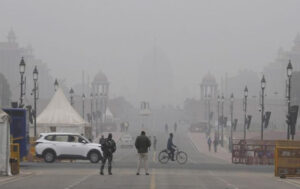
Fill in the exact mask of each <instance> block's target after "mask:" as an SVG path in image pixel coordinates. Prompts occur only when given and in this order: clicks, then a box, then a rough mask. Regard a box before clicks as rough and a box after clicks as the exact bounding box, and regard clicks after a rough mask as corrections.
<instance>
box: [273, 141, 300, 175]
mask: <svg viewBox="0 0 300 189" xmlns="http://www.w3.org/2000/svg"><path fill="white" fill-rule="evenodd" d="M275 176H280V177H282V176H284V177H285V176H288V177H299V176H300V141H277V142H276V148H275Z"/></svg>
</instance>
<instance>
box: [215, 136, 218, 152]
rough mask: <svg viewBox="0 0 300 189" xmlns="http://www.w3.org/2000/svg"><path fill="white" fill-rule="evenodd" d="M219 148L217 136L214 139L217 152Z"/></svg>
mask: <svg viewBox="0 0 300 189" xmlns="http://www.w3.org/2000/svg"><path fill="white" fill-rule="evenodd" d="M217 148H218V139H217V138H215V139H214V150H215V152H217V150H218V149H217Z"/></svg>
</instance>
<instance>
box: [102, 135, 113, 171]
mask: <svg viewBox="0 0 300 189" xmlns="http://www.w3.org/2000/svg"><path fill="white" fill-rule="evenodd" d="M101 149H102V151H103V158H102V165H101V168H100V175H104V173H103V170H104V166H105V163H106V161H108V174H109V175H112V172H111V168H112V167H111V163H112V160H113V153H114V152H115V151H116V149H117V147H116V143H115V141H114V140H113V139H112V134H111V133H109V134H108V137H107V138H106V139H105V141H104V142H103V144H102V145H101Z"/></svg>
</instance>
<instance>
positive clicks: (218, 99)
mask: <svg viewBox="0 0 300 189" xmlns="http://www.w3.org/2000/svg"><path fill="white" fill-rule="evenodd" d="M220 101H221V99H220V96H219V95H218V98H217V102H218V142H219V139H220Z"/></svg>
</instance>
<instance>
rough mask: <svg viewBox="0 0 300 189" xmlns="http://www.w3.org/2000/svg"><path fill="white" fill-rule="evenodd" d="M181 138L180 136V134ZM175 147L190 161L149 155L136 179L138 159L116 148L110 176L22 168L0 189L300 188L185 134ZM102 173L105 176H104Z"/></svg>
mask: <svg viewBox="0 0 300 189" xmlns="http://www.w3.org/2000/svg"><path fill="white" fill-rule="evenodd" d="M153 133H154V134H152V133H150V134H151V135H152V136H153V135H156V136H157V138H158V149H157V151H159V150H161V149H163V148H164V147H165V146H166V141H167V134H166V133H159V132H153ZM181 133H182V132H181ZM174 141H175V143H176V145H177V146H178V147H179V148H180V149H181V150H183V151H185V152H186V153H187V154H188V156H189V160H188V162H187V164H185V165H179V164H177V163H176V162H169V163H168V164H166V165H162V164H160V163H159V162H157V160H156V156H157V153H158V152H154V151H153V150H151V151H150V153H149V166H150V175H149V176H146V175H144V174H143V170H142V172H141V175H139V176H136V175H135V173H136V164H137V154H136V151H135V150H134V149H118V151H117V153H116V154H115V159H114V163H113V175H112V176H110V175H107V174H106V175H104V176H101V175H99V166H100V164H90V163H89V162H88V161H86V162H82V161H80V162H73V163H70V162H61V163H53V164H46V163H23V164H22V167H21V169H22V170H23V171H26V172H32V174H31V175H29V176H26V177H18V178H17V179H14V180H11V181H8V182H2V183H1V182H0V188H1V189H12V188H20V189H27V188H28V189H37V188H38V189H40V188H43V189H54V188H55V189H56V188H57V189H71V188H74V189H87V188H89V189H98V188H103V189H104V188H105V189H106V188H107V189H109V188H111V189H115V188H124V189H146V188H149V189H155V188H158V189H182V188H184V189H188V188H191V189H192V188H197V189H199V188H201V189H226V188H227V189H244V188H245V189H246V188H249V189H253V188H256V189H260V188H264V189H268V188H270V189H276V188H284V189H294V188H299V187H300V185H298V184H296V183H295V182H292V181H290V180H286V179H285V180H282V179H279V178H275V177H274V176H273V167H272V166H262V167H260V166H242V165H232V164H229V163H227V162H225V161H223V160H220V159H215V158H213V157H210V156H208V155H205V154H202V153H200V152H198V151H197V150H196V149H195V148H194V147H193V145H191V141H190V140H189V138H188V137H187V135H185V134H181V135H179V134H175V138H174ZM105 173H106V172H105Z"/></svg>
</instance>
